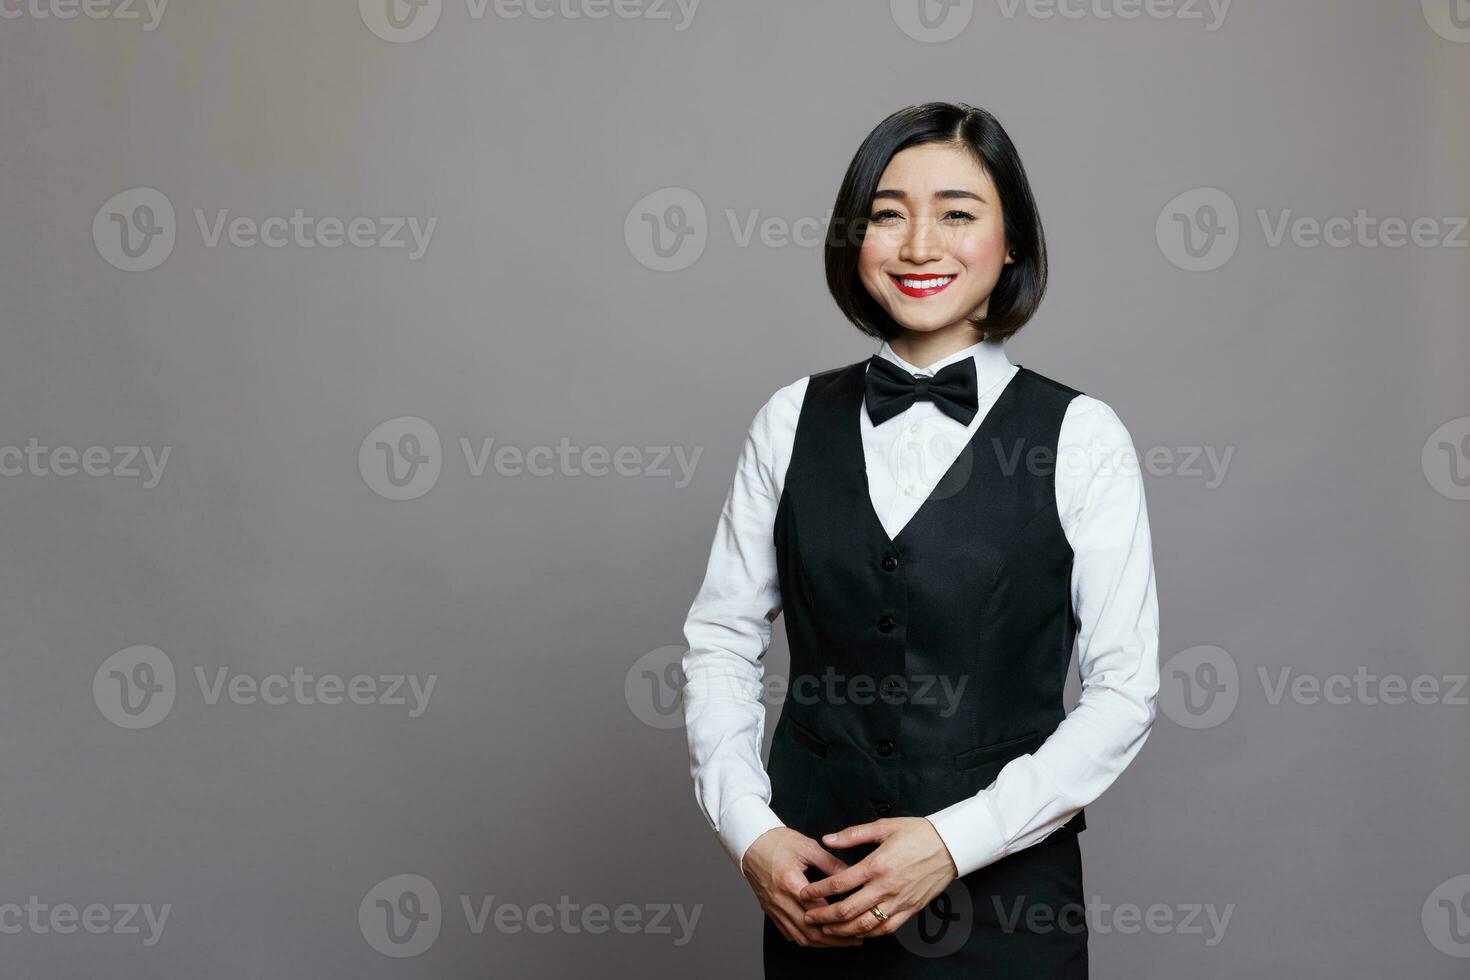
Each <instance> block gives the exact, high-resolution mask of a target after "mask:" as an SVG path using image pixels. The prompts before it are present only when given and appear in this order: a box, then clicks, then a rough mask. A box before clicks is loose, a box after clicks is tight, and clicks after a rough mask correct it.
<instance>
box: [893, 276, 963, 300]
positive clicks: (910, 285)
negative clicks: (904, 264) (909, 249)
mask: <svg viewBox="0 0 1470 980" xmlns="http://www.w3.org/2000/svg"><path fill="white" fill-rule="evenodd" d="M888 278H890V279H892V280H893V284H894V285H895V286H897V287H898V290H899V292H901V293H903V294H904V295H905V296H915V297H922V296H933V295H934V294H935V293H939V292H943V291H944V289H945V287H947V286H948V285H949V284H950V283H952V282H954V280H955V277H954V276H934V275H922V276H895V275H893V274H892V273H889V275H888Z"/></svg>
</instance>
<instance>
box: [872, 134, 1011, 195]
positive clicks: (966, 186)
mask: <svg viewBox="0 0 1470 980" xmlns="http://www.w3.org/2000/svg"><path fill="white" fill-rule="evenodd" d="M878 190H901V191H903V192H905V193H906V194H907V195H908V196H909V197H929V196H931V195H932V194H933V193H934V192H936V191H940V190H968V191H974V192H975V193H977V194H980V195H982V196H983V197H985V198H986V199H987V200H993V199H994V198H993V197H992V195H991V193H987V192H993V191H994V185H993V184H992V183H991V181H990V178H989V177H988V176H987V175H986V173H985V170H984V169H983V168H982V167H981V166H980V163H979V161H977V160H976V159H975V157H974V155H973V154H971V153H970V151H969V150H967V149H965V148H964V147H962V146H955V145H954V144H952V143H923V144H920V145H919V146H911V147H909V148H907V149H905V150H900V151H899V152H898V153H895V154H894V155H893V159H891V160H889V161H888V166H887V167H884V168H883V176H882V177H881V178H879V180H878Z"/></svg>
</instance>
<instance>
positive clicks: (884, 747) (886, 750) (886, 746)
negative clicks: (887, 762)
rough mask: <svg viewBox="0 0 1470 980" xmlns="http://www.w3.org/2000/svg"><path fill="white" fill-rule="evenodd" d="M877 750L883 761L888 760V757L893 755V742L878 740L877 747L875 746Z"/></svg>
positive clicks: (884, 739) (883, 739)
mask: <svg viewBox="0 0 1470 980" xmlns="http://www.w3.org/2000/svg"><path fill="white" fill-rule="evenodd" d="M877 748H878V754H879V755H881V756H882V757H883V758H885V759H886V758H888V757H889V756H890V755H892V754H893V742H892V740H891V739H886V738H880V739H879V740H878V746H877Z"/></svg>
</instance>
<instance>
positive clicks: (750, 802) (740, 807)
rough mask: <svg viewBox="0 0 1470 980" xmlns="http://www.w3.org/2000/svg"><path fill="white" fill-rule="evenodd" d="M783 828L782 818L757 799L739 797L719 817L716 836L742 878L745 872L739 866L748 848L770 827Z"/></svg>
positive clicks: (741, 866) (755, 797)
mask: <svg viewBox="0 0 1470 980" xmlns="http://www.w3.org/2000/svg"><path fill="white" fill-rule="evenodd" d="M784 826H786V825H785V824H784V823H782V822H781V818H780V817H778V816H776V812H775V811H774V810H772V809H771V808H770V806H769V805H768V804H767V803H766V802H765V801H763V800H762V799H761V798H760V797H759V796H742V797H740V798H739V799H738V800H736V801H735V802H734V803H731V804H730V805H729V806H728V807H727V808H726V809H725V813H724V815H723V816H722V817H720V829H719V832H718V835H719V838H720V843H721V844H722V845H723V846H724V848H725V852H726V853H727V854H729V855H730V859H731V860H733V861H734V862H735V866H736V867H738V868H740V869H741V873H742V874H744V872H745V869H744V866H743V865H742V863H741V862H742V861H744V859H745V852H746V850H747V849H748V848H749V847H750V845H752V844H754V843H755V841H756V838H757V837H759V836H760V835H761V834H764V833H765V832H766V831H768V830H770V829H772V828H773V827H784Z"/></svg>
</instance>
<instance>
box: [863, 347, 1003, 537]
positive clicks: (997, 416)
mask: <svg viewBox="0 0 1470 980" xmlns="http://www.w3.org/2000/svg"><path fill="white" fill-rule="evenodd" d="M855 367H856V368H857V370H856V371H855V372H854V375H853V377H854V379H855V381H856V384H849V385H848V386H847V387H848V389H849V390H848V391H847V392H846V396H847V397H845V398H843V399H841V401H842V402H843V403H844V407H843V409H842V411H843V412H844V414H845V415H846V417H847V420H848V422H849V423H850V424H845V425H843V426H842V431H844V432H846V433H847V434H848V438H847V440H846V441H847V449H846V452H847V455H848V458H849V459H856V461H857V469H858V473H859V475H860V476H861V480H860V484H861V486H860V489H861V491H862V498H863V499H862V501H861V503H860V505H859V506H861V507H862V509H863V511H864V513H866V514H867V515H868V516H867V519H868V520H869V521H870V522H871V523H872V524H873V525H874V526H876V527H877V529H878V533H879V534H881V535H883V539H884V540H885V541H887V542H888V544H889V545H891V546H893V547H897V546H898V543H899V541H900V540H901V539H902V538H903V536H904V532H905V531H907V530H908V529H909V528H910V527H912V526H913V525H914V522H916V521H917V520H919V518H920V517H922V516H924V514H925V513H926V512H927V511H928V510H929V509H930V504H931V503H932V502H933V500H934V494H935V492H936V491H937V490H938V489H939V488H940V487H942V486H945V485H946V483H947V482H948V481H949V480H950V478H951V476H952V475H953V474H954V470H955V467H956V466H958V465H959V464H960V461H961V460H963V459H964V458H965V456H966V454H968V455H969V456H970V459H971V466H974V465H975V464H976V463H977V462H978V460H979V454H978V453H977V452H975V445H976V443H978V442H979V441H980V436H981V435H982V434H984V433H988V432H989V431H990V430H991V429H993V428H994V427H995V426H996V425H997V424H998V423H999V422H1000V421H1001V419H1003V418H1004V417H1005V416H1006V415H1008V414H1009V413H1010V411H1011V409H1012V408H1013V402H1014V397H1015V393H1016V392H1017V391H1018V390H1019V389H1020V385H1018V384H1017V383H1016V379H1017V378H1019V377H1020V376H1021V374H1022V373H1023V372H1025V371H1026V368H1024V367H1022V366H1021V365H1020V364H1017V365H1016V370H1015V371H1013V372H1012V373H1011V376H1010V378H1009V379H1008V380H1007V381H1006V382H1005V386H1004V388H1003V389H1002V390H1001V392H1000V394H999V395H997V396H996V398H995V404H993V405H991V406H990V410H989V411H987V412H986V413H985V417H984V418H983V419H981V420H980V424H979V425H977V426H976V427H975V431H974V432H973V433H971V434H970V437H969V439H967V440H966V441H965V445H964V446H963V447H962V448H961V449H960V451H959V453H957V454H956V455H955V458H954V459H953V460H951V461H950V464H949V465H948V466H947V467H945V470H944V473H943V474H942V475H941V476H940V477H939V479H938V480H936V481H935V483H934V485H933V486H932V487H930V488H929V492H928V494H927V495H926V496H925V497H924V500H923V502H922V503H920V504H919V509H918V510H916V511H914V512H913V514H911V515H909V519H908V520H906V521H904V523H903V527H901V528H899V529H898V532H897V533H896V534H892V535H890V534H889V533H888V529H887V528H886V527H884V526H883V521H882V519H881V518H880V517H879V516H878V511H877V510H876V509H875V508H874V507H873V494H872V489H871V487H870V485H869V482H868V465H867V456H866V453H864V451H863V430H862V417H861V416H860V415H859V412H864V411H867V409H866V408H865V407H864V405H863V391H864V384H863V382H864V377H865V375H866V373H867V372H866V368H865V362H859V363H858V364H857V365H855ZM889 421H890V422H892V421H896V419H890V420H889Z"/></svg>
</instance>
